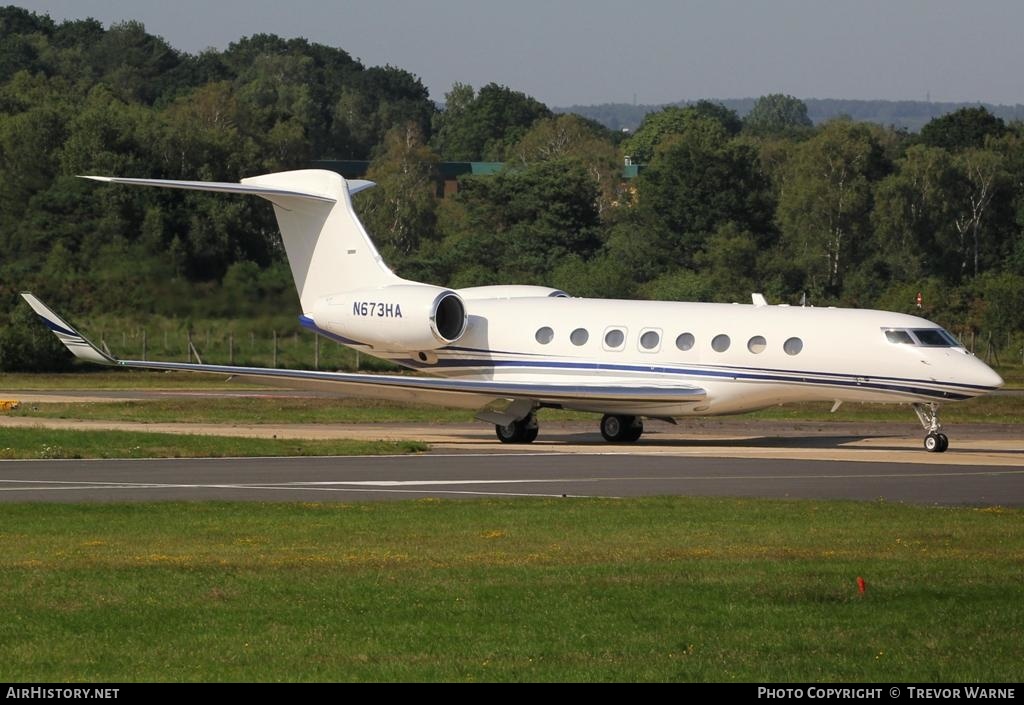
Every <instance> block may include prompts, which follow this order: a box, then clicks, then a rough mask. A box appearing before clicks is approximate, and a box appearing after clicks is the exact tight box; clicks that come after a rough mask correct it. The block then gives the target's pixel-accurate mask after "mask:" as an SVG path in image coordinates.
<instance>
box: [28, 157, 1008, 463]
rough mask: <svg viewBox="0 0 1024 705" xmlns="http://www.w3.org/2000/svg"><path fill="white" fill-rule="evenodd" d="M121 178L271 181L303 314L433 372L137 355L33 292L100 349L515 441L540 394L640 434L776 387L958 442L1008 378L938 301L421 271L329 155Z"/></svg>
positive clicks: (42, 308) (766, 399) (84, 347)
mask: <svg viewBox="0 0 1024 705" xmlns="http://www.w3.org/2000/svg"><path fill="white" fill-rule="evenodd" d="M87 178H90V179H95V180H97V181H105V182H109V183H115V184H132V185H143V186H159V187H164V188H177V189H194V190H200V191H217V192H222V193H240V194H249V195H255V196H260V197H262V198H265V199H266V200H268V201H270V202H271V203H273V204H274V212H275V214H276V215H277V222H278V225H279V227H280V229H281V235H282V237H283V239H284V246H285V250H286V253H287V256H288V262H289V264H290V266H291V270H292V275H293V276H294V278H295V285H296V287H297V289H298V292H299V300H300V301H301V304H302V315H301V316H300V319H299V320H300V321H301V323H302V325H303V326H305V327H306V328H309V329H310V330H312V331H314V332H316V333H317V334H320V335H323V336H326V337H328V338H330V339H332V340H336V341H338V342H340V343H343V344H345V345H347V346H349V347H352V348H354V349H356V350H359V351H361V352H363V353H368V354H371V355H375V356H377V357H380V358H384V359H387V360H391V361H393V362H395V363H398V364H399V365H402V366H404V367H407V368H411V369H414V370H417V371H419V372H422V373H425V374H427V375H431V376H430V377H427V376H405V375H368V374H347V373H339V372H320V371H312V370H284V369H265V368H255V367H236V366H225V365H206V364H188V363H175V362H150V361H143V360H120V359H117V358H115V357H113V356H111V355H109V354H107V353H105V352H103V351H101V350H100V349H99V348H97V347H96V346H95V345H93V344H92V343H90V342H89V341H88V340H86V339H85V338H84V337H83V336H82V335H81V334H79V333H78V332H77V331H76V330H75V329H74V328H72V327H71V326H70V325H68V324H67V323H66V322H65V321H64V320H63V319H62V318H61V317H60V316H58V315H57V314H56V313H54V312H53V311H52V310H51V309H50V308H48V307H47V306H46V305H44V304H43V303H42V302H41V301H39V299H37V298H35V297H34V296H32V295H31V294H29V293H26V294H23V296H24V297H25V299H26V300H27V301H28V303H29V304H30V305H31V306H32V308H33V309H34V310H35V311H36V313H38V314H39V315H40V316H41V317H42V319H43V320H44V321H45V323H46V324H47V325H48V326H49V328H50V329H51V330H52V331H53V332H54V333H56V334H57V337H58V338H60V340H61V341H62V342H63V343H64V344H65V345H66V346H67V347H68V348H69V349H70V350H71V352H73V353H74V354H75V355H76V356H78V357H79V358H82V359H84V360H88V361H91V362H96V363H101V364H107V365H117V366H120V367H136V368H148V369H159V370H190V371H194V372H206V373H213V374H226V375H230V376H231V378H232V379H237V380H241V381H249V382H252V381H256V382H261V383H271V384H278V385H281V386H285V387H291V388H300V389H314V390H329V391H333V392H336V393H338V394H341V395H345V396H357V397H370V398H381V399H391V400H398V401H405V402H419V403H426V404H436V405H440V406H451V407H461V408H469V409H474V410H476V411H477V414H476V416H477V418H478V419H480V420H482V421H485V422H488V423H492V424H494V425H495V428H496V431H497V436H498V438H499V439H500V440H501V441H502V442H503V443H530V442H532V441H533V440H534V439H536V438H537V432H538V426H537V417H536V412H537V410H538V409H541V408H559V409H576V410H581V411H590V412H596V413H599V414H603V418H602V419H601V434H602V435H603V436H604V438H605V439H607V440H608V441H611V442H620V443H622V442H632V441H636V440H637V439H638V438H640V435H641V434H642V433H643V420H644V418H648V419H660V420H665V421H669V422H674V420H676V419H680V418H685V417H688V416H702V415H716V414H735V413H740V412H746V411H753V410H756V409H762V408H765V407H768V406H772V405H775V404H781V403H785V402H799V401H832V402H834V405H833V407H832V409H833V411H835V410H836V409H838V408H839V405H840V404H841V403H842V402H846V401H850V402H891V403H906V404H911V405H912V406H913V408H914V410H915V411H916V412H917V415H918V418H919V419H920V421H921V424H922V426H923V427H924V430H925V432H926V434H927V435H926V437H925V441H924V446H925V448H926V449H927V450H929V451H933V452H940V453H941V452H942V451H944V450H946V448H947V447H948V445H949V440H948V438H947V437H946V435H945V434H943V433H942V426H941V424H940V422H939V405H940V403H942V402H945V401H954V400H962V399H968V398H971V397H975V396H978V395H981V394H984V393H986V392H991V391H993V390H995V389H997V388H998V387H999V386H1001V385H1002V383H1003V380H1002V379H1001V378H1000V377H999V375H997V374H996V373H995V372H993V371H992V370H991V369H990V368H989V367H988V366H987V365H986V364H985V363H983V362H982V361H981V360H979V359H977V358H976V357H974V355H972V354H971V353H970V352H968V351H967V350H965V349H964V346H963V345H961V344H960V343H959V342H958V341H957V340H956V339H955V338H954V337H953V336H952V335H950V334H949V333H948V332H946V331H945V330H943V329H942V328H941V327H939V326H937V325H935V324H934V323H931V322H930V321H927V320H925V319H923V318H917V317H915V316H908V315H905V314H901V313H887V312H885V311H866V310H854V309H836V308H814V307H792V308H791V307H788V306H784V305H778V306H769V305H767V304H766V302H765V300H764V298H763V297H762V296H760V295H759V294H754V295H753V299H754V303H753V304H752V305H751V304H746V305H740V304H709V303H684V302H672V301H618V300H604V299H582V298H571V297H570V296H568V295H567V294H565V293H564V292H562V291H559V290H556V289H550V288H545V287H539V286H482V287H472V288H468V289H459V290H453V289H446V288H444V287H438V286H432V285H430V284H422V283H419V282H413V281H408V280H406V279H402V278H400V277H398V276H397V275H395V274H394V273H393V272H392V271H391V270H390V269H389V268H388V267H387V265H386V264H385V263H384V262H383V260H382V259H381V256H380V255H379V254H378V252H377V250H376V248H375V247H374V246H373V243H372V242H371V241H370V238H369V236H368V235H367V234H366V231H365V230H364V228H363V226H362V223H360V221H359V219H358V217H357V216H356V214H355V212H354V210H353V207H352V199H351V196H352V194H355V193H357V192H358V191H361V190H363V189H365V188H368V187H370V186H372V185H373V184H372V183H371V182H368V181H346V180H345V179H343V178H342V177H341V176H339V175H338V174H336V173H334V172H330V171H321V170H304V171H290V172H283V173H276V174H267V175H264V176H256V177H252V178H248V179H243V180H242V182H241V183H215V182H197V181H165V180H158V179H127V178H113V177H102V176H90V177H87Z"/></svg>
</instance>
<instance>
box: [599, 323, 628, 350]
mask: <svg viewBox="0 0 1024 705" xmlns="http://www.w3.org/2000/svg"><path fill="white" fill-rule="evenodd" d="M625 342H626V332H625V331H624V330H622V329H621V328H609V329H608V330H607V331H605V334H604V347H605V349H606V350H622V346H623V345H624V344H625Z"/></svg>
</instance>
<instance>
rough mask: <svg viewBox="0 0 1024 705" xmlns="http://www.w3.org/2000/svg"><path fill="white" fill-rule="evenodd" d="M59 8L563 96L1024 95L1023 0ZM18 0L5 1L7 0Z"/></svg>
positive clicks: (201, 40) (63, 13)
mask: <svg viewBox="0 0 1024 705" xmlns="http://www.w3.org/2000/svg"><path fill="white" fill-rule="evenodd" d="M12 1H14V4H17V5H20V6H22V7H26V8H28V9H31V10H34V11H37V12H46V13H48V14H50V15H51V16H52V17H53V18H54V19H56V20H62V19H66V18H81V17H89V16H91V17H95V18H96V19H98V20H100V21H102V22H103V23H104V24H105V25H109V24H110V23H111V22H116V21H119V20H123V19H137V20H140V21H142V22H143V23H145V25H146V29H147V30H148V31H149V32H151V33H153V34H158V35H160V36H162V37H164V38H165V39H166V40H167V41H168V42H170V44H171V45H172V46H174V47H176V48H178V49H182V50H184V51H188V52H193V53H194V52H198V51H201V50H202V49H204V48H207V47H216V48H218V49H223V48H225V47H226V46H227V45H228V44H229V43H230V42H232V41H234V40H236V39H238V38H240V37H243V36H247V35H250V34H256V33H259V32H267V33H274V34H278V35H280V36H282V37H286V38H287V37H299V36H301V37H306V38H307V39H309V40H311V41H315V42H320V43H322V44H328V45H331V46H336V47H341V48H342V49H345V50H346V51H348V52H349V53H350V54H351V55H352V56H354V57H356V58H359V59H361V60H362V61H363V63H364V64H366V65H368V66H375V65H383V64H392V65H394V66H398V67H401V68H404V69H406V70H408V71H411V72H412V73H414V74H416V75H417V76H419V77H420V78H421V79H422V81H423V83H424V84H425V85H426V86H427V87H428V88H429V89H430V94H431V96H432V97H433V98H434V99H436V100H443V99H444V93H445V92H446V91H447V90H448V89H449V88H450V87H451V84H452V83H453V82H455V81H460V82H462V83H469V84H471V85H473V86H475V87H478V88H479V87H480V86H482V85H483V84H485V83H488V82H490V81H495V82H498V83H502V84H505V85H507V86H510V87H512V88H514V89H516V90H520V91H524V92H525V93H528V94H529V95H532V96H534V97H536V98H538V99H539V100H541V101H543V102H544V103H546V104H548V105H551V106H567V105H571V104H575V103H580V104H589V103H605V102H632V101H633V99H634V94H635V96H636V100H637V102H640V103H665V102H673V101H677V100H683V99H687V100H693V99H699V98H742V97H750V96H755V97H756V96H760V95H764V94H766V93H789V94H791V95H795V96H797V97H800V98H885V99H890V100H924V99H925V97H926V96H927V95H929V94H930V96H931V99H932V100H933V101H984V102H991V103H1024V2H1022V1H1021V0H961V1H954V0H619V1H617V2H611V1H610V0H362V1H360V2H352V1H350V0H330V1H323V2H315V1H313V0H279V1H278V2H267V1H265V0H160V1H156V0H49V1H38V2H37V1H30V0H21V2H17V1H16V0H12ZM0 2H3V0H0Z"/></svg>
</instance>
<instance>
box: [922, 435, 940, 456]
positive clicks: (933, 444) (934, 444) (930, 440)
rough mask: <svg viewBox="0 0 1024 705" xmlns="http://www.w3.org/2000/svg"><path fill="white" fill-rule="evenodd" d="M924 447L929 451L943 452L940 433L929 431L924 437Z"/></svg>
mask: <svg viewBox="0 0 1024 705" xmlns="http://www.w3.org/2000/svg"><path fill="white" fill-rule="evenodd" d="M924 449H925V450H926V451H928V452H929V453H941V452H942V441H941V440H939V434H938V433H929V434H928V435H927V436H925V437H924Z"/></svg>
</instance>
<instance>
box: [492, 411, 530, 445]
mask: <svg viewBox="0 0 1024 705" xmlns="http://www.w3.org/2000/svg"><path fill="white" fill-rule="evenodd" d="M494 432H495V433H496V434H497V435H498V440H499V441H501V442H502V443H533V442H534V441H535V440H537V433H539V432H540V427H539V426H538V425H537V415H536V414H529V415H528V416H526V417H525V418H522V419H520V420H519V421H513V422H512V423H510V424H507V425H505V426H495V427H494Z"/></svg>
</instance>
